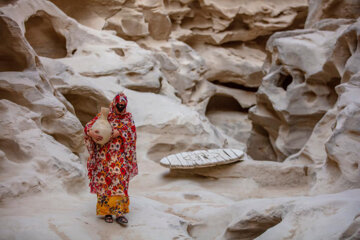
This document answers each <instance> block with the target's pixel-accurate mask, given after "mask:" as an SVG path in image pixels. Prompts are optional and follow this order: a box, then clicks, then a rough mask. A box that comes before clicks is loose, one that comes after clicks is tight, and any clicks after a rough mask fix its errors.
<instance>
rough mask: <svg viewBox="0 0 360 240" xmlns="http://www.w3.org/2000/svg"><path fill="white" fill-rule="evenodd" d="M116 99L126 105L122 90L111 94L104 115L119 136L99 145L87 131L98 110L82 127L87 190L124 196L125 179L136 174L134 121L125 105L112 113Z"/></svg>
mask: <svg viewBox="0 0 360 240" xmlns="http://www.w3.org/2000/svg"><path fill="white" fill-rule="evenodd" d="M117 103H120V104H125V106H126V105H127V98H126V96H125V95H124V94H123V93H119V94H117V95H116V96H115V97H114V99H113V101H112V103H111V104H110V112H109V115H108V121H109V123H110V124H111V126H112V128H113V131H114V130H118V131H119V132H120V136H119V137H116V138H112V139H110V141H109V142H107V143H106V144H104V145H103V146H101V145H100V144H97V143H95V142H94V141H93V140H92V138H91V137H90V136H89V135H88V133H89V130H90V129H91V127H92V125H93V124H94V123H95V121H96V120H97V119H98V118H99V116H100V113H99V114H97V115H96V117H95V118H94V119H92V120H91V121H90V122H88V123H87V124H86V126H85V129H84V132H85V144H86V147H87V149H88V151H89V153H90V157H89V159H88V162H87V168H88V177H89V179H90V184H89V186H90V192H91V193H96V194H98V195H106V196H121V195H123V196H128V186H129V181H130V180H131V178H133V177H134V176H136V175H137V174H138V167H137V161H136V128H135V124H134V121H133V118H132V115H131V113H129V112H127V111H126V108H125V109H124V110H123V111H122V113H121V114H118V113H116V111H115V108H116V104H117Z"/></svg>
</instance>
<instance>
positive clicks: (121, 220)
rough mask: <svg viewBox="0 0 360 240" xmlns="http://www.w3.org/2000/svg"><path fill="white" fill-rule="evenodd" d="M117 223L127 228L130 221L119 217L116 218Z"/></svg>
mask: <svg viewBox="0 0 360 240" xmlns="http://www.w3.org/2000/svg"><path fill="white" fill-rule="evenodd" d="M116 222H117V223H119V224H120V225H123V226H126V224H127V223H128V220H127V219H126V217H124V216H118V217H116Z"/></svg>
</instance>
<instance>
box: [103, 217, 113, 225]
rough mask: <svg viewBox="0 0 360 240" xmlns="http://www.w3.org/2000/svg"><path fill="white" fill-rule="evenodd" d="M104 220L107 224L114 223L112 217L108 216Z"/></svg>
mask: <svg viewBox="0 0 360 240" xmlns="http://www.w3.org/2000/svg"><path fill="white" fill-rule="evenodd" d="M104 219H105V222H107V223H112V222H113V217H112V215H106V216H105V218H104Z"/></svg>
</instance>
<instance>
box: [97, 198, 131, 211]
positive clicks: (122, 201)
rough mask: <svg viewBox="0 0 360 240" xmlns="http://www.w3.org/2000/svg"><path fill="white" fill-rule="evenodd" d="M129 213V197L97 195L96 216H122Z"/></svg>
mask: <svg viewBox="0 0 360 240" xmlns="http://www.w3.org/2000/svg"><path fill="white" fill-rule="evenodd" d="M128 212H129V197H126V196H101V195H97V204H96V215H115V216H122V215H124V214H125V213H128Z"/></svg>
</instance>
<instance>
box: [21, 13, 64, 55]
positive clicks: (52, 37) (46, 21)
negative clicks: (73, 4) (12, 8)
mask: <svg viewBox="0 0 360 240" xmlns="http://www.w3.org/2000/svg"><path fill="white" fill-rule="evenodd" d="M50 19H51V18H50V16H49V15H48V14H46V13H45V12H43V11H38V12H37V13H36V14H35V15H33V16H31V17H30V18H29V19H28V20H27V21H26V22H25V29H26V32H25V37H26V39H27V40H28V42H29V43H30V45H31V46H32V47H33V48H34V50H35V52H36V53H37V54H38V55H40V56H43V57H49V58H63V57H66V55H67V51H66V39H65V37H64V36H62V35H61V34H60V33H58V32H56V31H55V29H54V27H53V24H52V22H51V20H50Z"/></svg>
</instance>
